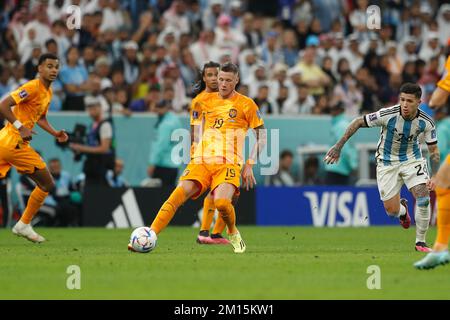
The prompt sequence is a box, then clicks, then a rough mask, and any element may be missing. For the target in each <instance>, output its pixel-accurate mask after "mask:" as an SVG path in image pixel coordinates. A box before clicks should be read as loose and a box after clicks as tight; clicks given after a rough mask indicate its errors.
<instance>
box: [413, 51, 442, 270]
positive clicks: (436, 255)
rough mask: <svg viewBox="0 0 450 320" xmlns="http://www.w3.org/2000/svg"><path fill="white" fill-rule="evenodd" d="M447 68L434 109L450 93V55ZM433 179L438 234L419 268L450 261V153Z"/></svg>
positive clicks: (418, 262)
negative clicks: (449, 243) (449, 248)
mask: <svg viewBox="0 0 450 320" xmlns="http://www.w3.org/2000/svg"><path fill="white" fill-rule="evenodd" d="M445 69H446V70H445V72H444V75H443V77H442V79H441V80H440V81H439V82H438V83H437V88H436V89H435V90H434V92H433V95H432V96H431V99H430V107H431V108H433V109H436V108H441V107H442V106H444V105H445V103H446V102H447V99H448V96H449V95H450V56H448V57H447V63H446V65H445ZM433 179H434V181H433V182H434V183H435V185H436V201H437V206H438V209H437V236H436V240H435V242H434V246H433V251H432V252H430V253H428V254H427V255H426V256H425V257H424V258H423V259H422V260H420V261H417V262H416V263H414V267H416V268H417V269H432V268H434V267H436V266H438V265H443V264H446V263H449V262H450V254H449V253H448V241H449V239H450V154H448V155H447V157H446V159H445V161H444V162H443V163H442V164H441V167H440V168H439V171H438V173H437V174H436V177H435V178H433Z"/></svg>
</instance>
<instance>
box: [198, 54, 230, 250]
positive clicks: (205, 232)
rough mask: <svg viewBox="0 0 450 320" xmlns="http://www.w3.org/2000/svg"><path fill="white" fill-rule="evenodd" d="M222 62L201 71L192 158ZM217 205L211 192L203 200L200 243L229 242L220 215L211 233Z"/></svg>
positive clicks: (213, 63) (207, 64)
mask: <svg viewBox="0 0 450 320" xmlns="http://www.w3.org/2000/svg"><path fill="white" fill-rule="evenodd" d="M219 67H220V64H218V63H217V62H212V61H210V62H208V63H205V65H204V66H203V69H202V72H201V78H200V81H199V82H198V83H197V84H196V85H195V87H194V92H196V93H197V96H196V97H195V98H194V99H193V100H192V103H191V110H190V115H191V158H192V156H193V155H194V153H195V148H196V146H197V144H198V142H199V141H200V138H201V135H202V132H203V108H204V106H205V103H206V102H207V101H208V100H210V98H211V97H213V96H216V95H217V92H218V91H219V89H218V85H217V75H218V74H219ZM215 212H216V207H215V206H214V198H213V195H212V193H211V192H209V193H208V195H207V196H206V197H205V200H204V201H203V213H202V221H201V227H200V232H199V234H198V236H197V243H199V244H228V243H230V242H229V241H228V240H227V239H225V238H224V237H222V232H223V230H224V229H225V227H226V224H225V221H223V219H222V218H221V216H220V215H219V216H218V217H217V220H216V223H215V225H214V229H213V233H212V234H211V236H210V235H209V230H210V228H211V223H212V221H213V219H214V214H215Z"/></svg>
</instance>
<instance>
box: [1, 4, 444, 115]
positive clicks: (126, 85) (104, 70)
mask: <svg viewBox="0 0 450 320" xmlns="http://www.w3.org/2000/svg"><path fill="white" fill-rule="evenodd" d="M372 4H375V5H378V6H379V7H380V8H381V26H380V28H379V29H374V30H369V29H368V28H367V21H368V20H367V19H368V17H367V14H366V9H367V7H368V6H369V5H372ZM70 5H76V6H79V8H80V11H79V12H80V13H81V28H79V29H76V28H68V26H69V27H71V26H73V22H74V20H73V19H72V18H73V16H72V14H73V12H69V11H68V7H69V6H70ZM0 6H1V8H0V9H1V10H0V11H1V16H0V34H1V38H0V50H1V52H2V54H1V56H0V96H4V95H6V94H8V93H9V92H10V91H11V90H14V89H15V88H17V87H18V86H19V85H21V84H23V83H24V82H26V81H27V80H29V79H33V78H34V77H35V75H36V70H37V60H38V57H39V56H40V54H42V53H44V52H52V53H55V54H57V55H58V56H59V57H60V60H61V62H62V64H61V65H62V66H61V72H60V76H59V79H58V81H56V82H55V83H54V85H53V92H54V96H53V100H52V103H51V108H50V110H51V111H69V110H78V111H84V110H85V105H84V98H85V97H86V96H88V95H96V96H98V97H99V98H100V99H101V103H102V108H103V110H104V111H107V112H112V113H123V114H126V115H129V114H131V113H135V112H136V113H137V112H155V106H156V105H157V104H158V103H160V102H161V101H164V102H165V103H167V104H170V105H171V108H172V110H173V111H175V112H186V111H187V109H188V107H189V103H190V100H191V99H192V97H193V92H192V84H193V83H194V82H195V81H196V80H197V77H198V70H199V69H200V68H201V67H202V65H203V64H204V63H205V62H207V61H209V60H213V61H218V62H220V63H224V62H227V61H232V62H234V63H237V64H238V65H239V68H240V72H241V83H240V86H239V91H240V92H241V93H244V94H247V95H249V96H250V97H251V98H254V99H255V101H256V102H257V104H258V106H259V107H260V109H261V112H262V113H263V114H290V115H296V114H316V115H321V114H329V113H330V108H332V107H333V106H335V105H337V104H341V105H342V106H343V107H344V109H345V114H346V115H348V116H356V115H358V114H362V113H367V112H371V111H373V110H374V109H378V108H379V107H380V106H381V105H390V104H393V103H395V102H396V99H397V93H398V89H399V87H400V85H401V84H402V83H403V82H406V81H412V82H418V83H419V84H420V85H421V86H422V88H423V91H424V97H423V100H424V102H425V103H426V102H427V99H428V98H429V95H430V94H431V92H432V91H433V90H434V88H435V85H436V82H437V81H438V79H439V78H440V76H441V73H442V70H443V66H444V63H445V58H446V54H447V52H448V48H449V37H450V4H449V3H444V2H443V1H435V0H390V1H368V0H333V1H331V0H278V1H252V0H233V1H226V0H185V1H181V0H173V1H170V0H148V1H144V0H6V1H2V5H0ZM71 17H72V18H71ZM68 21H69V22H70V23H72V25H71V24H70V23H69V24H68V23H67V22H68Z"/></svg>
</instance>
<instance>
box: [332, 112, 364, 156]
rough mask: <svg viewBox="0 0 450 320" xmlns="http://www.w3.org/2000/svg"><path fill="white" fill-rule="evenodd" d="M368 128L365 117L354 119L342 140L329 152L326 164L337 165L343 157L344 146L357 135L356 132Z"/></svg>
mask: <svg viewBox="0 0 450 320" xmlns="http://www.w3.org/2000/svg"><path fill="white" fill-rule="evenodd" d="M364 127H367V125H366V122H365V121H364V116H362V117H359V118H356V119H354V120H353V121H352V122H351V123H350V124H349V125H348V127H347V130H345V133H344V135H343V136H342V138H341V139H340V140H339V141H338V142H336V144H335V145H334V146H332V147H331V149H330V150H328V152H327V155H326V156H325V158H324V159H323V161H325V163H327V164H332V163H337V162H338V161H339V157H340V155H341V150H342V147H343V146H344V144H345V143H346V142H347V141H348V139H350V138H351V136H353V134H355V132H356V131H358V129H359V128H364Z"/></svg>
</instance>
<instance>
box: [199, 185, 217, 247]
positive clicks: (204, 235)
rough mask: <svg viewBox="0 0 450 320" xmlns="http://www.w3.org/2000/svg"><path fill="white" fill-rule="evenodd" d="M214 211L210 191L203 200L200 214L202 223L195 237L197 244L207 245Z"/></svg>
mask: <svg viewBox="0 0 450 320" xmlns="http://www.w3.org/2000/svg"><path fill="white" fill-rule="evenodd" d="M215 211H216V207H215V206H214V198H213V196H212V194H211V191H210V192H209V193H208V195H207V196H206V197H205V199H204V200H203V212H202V221H201V226H200V232H199V233H198V236H197V243H200V244H209V243H210V241H209V240H210V238H209V229H210V228H211V223H212V221H213V219H214V213H215Z"/></svg>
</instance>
